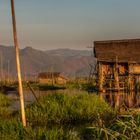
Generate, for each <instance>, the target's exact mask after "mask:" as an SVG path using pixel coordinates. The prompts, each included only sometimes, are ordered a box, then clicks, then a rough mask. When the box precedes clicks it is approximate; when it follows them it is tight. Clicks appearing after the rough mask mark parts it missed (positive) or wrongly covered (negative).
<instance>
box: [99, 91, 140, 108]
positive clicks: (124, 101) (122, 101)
mask: <svg viewBox="0 0 140 140" xmlns="http://www.w3.org/2000/svg"><path fill="white" fill-rule="evenodd" d="M99 96H100V98H102V99H104V100H105V101H106V102H108V103H110V104H111V106H113V107H115V108H118V107H121V106H126V107H129V108H133V107H135V108H136V107H139V106H140V93H135V92H131V93H124V92H114V93H100V94H99Z"/></svg>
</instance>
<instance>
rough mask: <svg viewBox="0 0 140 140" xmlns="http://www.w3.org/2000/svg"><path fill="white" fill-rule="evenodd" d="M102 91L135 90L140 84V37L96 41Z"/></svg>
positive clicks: (99, 81)
mask: <svg viewBox="0 0 140 140" xmlns="http://www.w3.org/2000/svg"><path fill="white" fill-rule="evenodd" d="M94 53H95V57H96V58H97V68H98V87H99V90H100V91H107V90H115V91H116V90H124V89H128V88H129V89H130V90H134V89H135V87H136V85H138V84H140V39H126V40H108V41H95V42H94Z"/></svg>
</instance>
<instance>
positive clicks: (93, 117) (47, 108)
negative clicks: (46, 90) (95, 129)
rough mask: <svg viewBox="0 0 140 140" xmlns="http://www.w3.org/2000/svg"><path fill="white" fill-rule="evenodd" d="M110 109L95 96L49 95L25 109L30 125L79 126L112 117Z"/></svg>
mask: <svg viewBox="0 0 140 140" xmlns="http://www.w3.org/2000/svg"><path fill="white" fill-rule="evenodd" d="M113 113H114V112H113V110H112V108H111V107H110V106H109V105H108V104H106V103H105V102H104V101H101V100H100V99H99V98H98V97H97V95H88V94H76V95H72V96H70V95H67V94H50V95H48V96H46V97H42V98H40V99H39V104H38V103H33V104H32V105H30V106H28V107H27V108H26V114H27V118H28V120H29V122H30V123H31V124H35V123H37V125H40V124H46V125H47V124H49V123H53V124H69V123H71V124H81V123H89V122H97V121H99V120H100V119H99V118H101V119H103V120H104V119H107V118H108V117H112V116H113Z"/></svg>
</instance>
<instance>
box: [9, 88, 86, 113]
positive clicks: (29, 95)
mask: <svg viewBox="0 0 140 140" xmlns="http://www.w3.org/2000/svg"><path fill="white" fill-rule="evenodd" d="M53 93H64V94H65V93H70V94H76V93H83V91H81V90H76V89H75V90H74V89H72V90H70V89H65V90H51V91H39V90H35V96H36V97H37V98H38V97H40V96H47V95H48V94H53ZM85 93H87V92H85ZM35 96H34V95H33V93H32V92H31V91H30V90H24V99H25V106H27V105H28V104H31V103H32V102H34V101H36V98H35ZM8 97H9V98H10V99H12V100H14V101H13V103H12V105H11V106H10V109H12V110H14V111H16V110H19V109H20V102H19V95H18V93H17V92H10V91H9V92H8Z"/></svg>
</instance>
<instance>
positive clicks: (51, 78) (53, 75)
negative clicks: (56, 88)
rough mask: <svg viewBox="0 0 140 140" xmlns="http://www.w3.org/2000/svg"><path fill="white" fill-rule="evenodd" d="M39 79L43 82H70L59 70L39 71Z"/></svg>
mask: <svg viewBox="0 0 140 140" xmlns="http://www.w3.org/2000/svg"><path fill="white" fill-rule="evenodd" d="M38 79H39V83H41V84H66V83H67V82H68V78H66V77H65V76H63V75H61V74H60V73H59V72H42V73H39V75H38Z"/></svg>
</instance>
